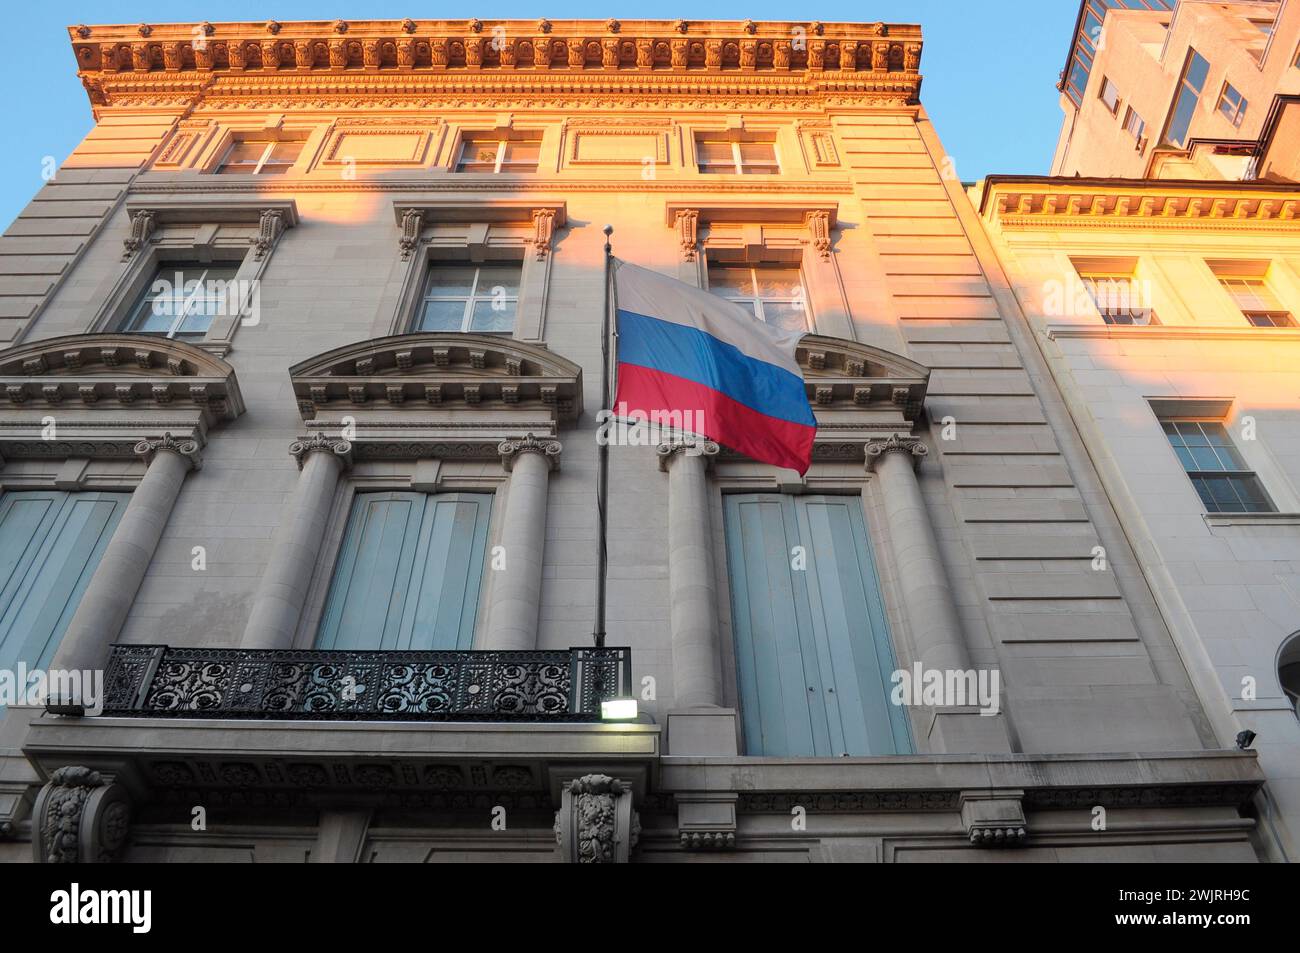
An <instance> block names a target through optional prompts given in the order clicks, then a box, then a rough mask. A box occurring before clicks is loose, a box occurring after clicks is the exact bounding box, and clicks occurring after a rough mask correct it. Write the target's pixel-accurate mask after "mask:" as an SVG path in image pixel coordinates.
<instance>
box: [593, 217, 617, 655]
mask: <svg viewBox="0 0 1300 953" xmlns="http://www.w3.org/2000/svg"><path fill="white" fill-rule="evenodd" d="M602 231H604V233H605V314H604V317H603V319H602V322H601V329H600V409H601V410H602V411H608V410H611V409H612V408H611V407H610V406H609V405H610V393H609V338H610V331H611V321H610V311H611V307H610V305H611V301H610V293H611V289H612V285H613V264H614V254H613V248H612V246H611V245H610V241H609V238H610V236H611V235H613V234H614V226H613V225H606V226H605V227H604V229H602ZM596 433H597V440H596V458H597V462H598V468H597V470H596V516H597V519H598V520H599V524H600V529H599V534H600V538H599V539H598V540H597V543H596V622H595V625H594V626H593V627H592V633H591V637H592V641H593V642H595V644H596V647H597V648H603V647H604V645H605V583H606V576H607V575H608V570H609V550H608V537H609V441H608V440H607V439H601V437H600V430H599V429H597V431H596Z"/></svg>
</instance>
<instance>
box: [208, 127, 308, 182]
mask: <svg viewBox="0 0 1300 953" xmlns="http://www.w3.org/2000/svg"><path fill="white" fill-rule="evenodd" d="M302 147H303V140H301V139H268V138H265V137H257V136H244V135H240V136H236V138H235V141H234V142H232V143H231V144H230V149H229V150H228V151H227V152H226V155H225V157H224V158H223V159H222V160H221V164H220V165H219V166H217V174H219V175H281V174H283V173H285V172H288V171H289V170H290V169H291V168H293V164H294V163H295V162H297V161H298V156H299V154H300V153H301V152H302Z"/></svg>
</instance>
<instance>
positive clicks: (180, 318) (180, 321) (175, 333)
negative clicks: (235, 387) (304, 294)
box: [117, 261, 243, 343]
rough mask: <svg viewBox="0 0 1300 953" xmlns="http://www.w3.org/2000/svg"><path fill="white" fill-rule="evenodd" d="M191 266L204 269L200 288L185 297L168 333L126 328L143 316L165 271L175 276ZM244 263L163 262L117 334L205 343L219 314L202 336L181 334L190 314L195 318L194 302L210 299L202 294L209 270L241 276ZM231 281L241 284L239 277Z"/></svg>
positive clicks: (194, 333)
mask: <svg viewBox="0 0 1300 953" xmlns="http://www.w3.org/2000/svg"><path fill="white" fill-rule="evenodd" d="M189 264H195V265H198V266H199V267H200V268H202V272H201V273H200V276H199V279H198V282H197V283H196V285H195V288H194V291H193V292H192V293H191V294H189V295H188V296H187V297H186V298H185V304H184V306H183V307H182V308H181V313H180V314H179V315H177V316H176V317H175V318H174V319H173V320H172V324H171V327H169V328H168V329H167V331H166V333H163V332H162V331H139V330H135V329H132V328H130V327H127V326H126V325H128V324H131V323H133V322H134V320H135V318H136V317H137V315H138V314H139V309H140V306H141V305H143V304H144V303H145V301H146V300H149V299H150V298H151V291H152V289H153V286H154V283H155V282H157V281H159V280H160V279H161V278H162V277H163V272H164V271H165V270H166V269H169V268H170V269H173V271H172V273H173V274H176V273H177V271H178V270H180V269H182V268H184V267H185V266H187V265H189ZM240 264H241V262H239V261H224V262H216V261H214V262H207V263H204V262H192V263H191V262H179V263H177V264H169V263H167V262H159V263H158V264H157V265H156V266H155V267H154V271H153V275H152V277H150V279H149V283H148V284H146V285H145V286H144V288H143V289H142V290H141V292H140V294H139V295H137V296H136V298H135V300H134V301H132V302H131V308H130V311H128V312H127V314H126V316H125V317H124V318H123V319H122V322H121V325H120V326H119V327H118V329H117V333H119V334H144V335H148V336H150V337H165V338H167V339H168V340H169V341H177V340H180V341H189V342H190V343H198V342H201V341H202V340H204V339H205V338H207V336H208V334H209V333H210V332H211V330H212V322H213V321H214V320H215V319H216V317H217V316H216V315H214V316H212V317H211V318H210V319H209V321H208V324H207V326H206V327H205V328H204V329H203V332H202V334H201V335H200V334H199V332H197V331H196V332H191V333H188V334H187V335H186V336H185V337H181V336H179V332H180V329H181V327H182V326H183V325H184V324H185V321H186V319H187V318H189V317H190V315H191V310H190V309H191V306H192V305H193V304H194V302H195V301H198V300H208V297H207V295H205V294H201V292H203V291H204V287H205V285H206V283H207V277H208V271H209V270H210V269H211V268H212V267H213V266H214V265H216V266H225V267H226V268H227V269H231V270H234V271H235V273H236V275H237V274H238V271H239V267H240ZM182 273H184V272H182ZM228 280H229V281H232V282H238V281H239V279H238V277H232V278H230V279H228ZM186 283H187V284H188V279H187V281H186ZM238 287H239V286H238V285H236V288H238ZM153 300H157V299H156V298H155V299H153ZM242 304H243V302H242V301H240V302H237V303H236V306H237V307H238V306H240V305H242Z"/></svg>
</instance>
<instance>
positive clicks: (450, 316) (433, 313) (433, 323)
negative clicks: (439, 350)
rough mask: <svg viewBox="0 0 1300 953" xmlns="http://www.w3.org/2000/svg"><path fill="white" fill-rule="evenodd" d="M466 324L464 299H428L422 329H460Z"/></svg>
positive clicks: (421, 318) (421, 324)
mask: <svg viewBox="0 0 1300 953" xmlns="http://www.w3.org/2000/svg"><path fill="white" fill-rule="evenodd" d="M464 325H465V302H464V301H426V302H425V303H424V312H423V314H422V315H421V316H420V327H419V330H421V331H459V330H460V329H461V328H462V327H464Z"/></svg>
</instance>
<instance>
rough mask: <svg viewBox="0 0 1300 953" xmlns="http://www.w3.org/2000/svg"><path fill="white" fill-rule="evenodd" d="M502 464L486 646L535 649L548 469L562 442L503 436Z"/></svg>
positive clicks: (555, 462)
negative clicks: (497, 561) (498, 554)
mask: <svg viewBox="0 0 1300 953" xmlns="http://www.w3.org/2000/svg"><path fill="white" fill-rule="evenodd" d="M497 449H498V450H499V451H500V453H501V465H502V466H504V467H505V468H506V471H507V472H508V473H509V474H510V483H509V484H508V486H507V488H506V510H505V513H504V514H503V516H502V519H501V526H502V529H501V543H500V545H501V547H502V550H503V555H504V557H505V564H504V566H503V568H501V569H496V568H493V562H494V560H493V559H492V558H489V559H488V567H489V568H488V573H489V589H488V613H487V629H486V631H485V632H484V634H483V640H482V642H483V644H482V646H481V647H482V648H484V649H534V648H536V647H537V616H538V610H539V607H540V604H541V596H542V553H543V550H544V549H545V546H546V503H547V491H548V488H549V483H550V479H551V471H552V470H557V469H559V466H560V449H561V447H560V442H559V441H558V440H546V439H542V440H539V439H537V438H536V437H534V436H533V435H532V434H529V435H528V436H527V437H525V438H524V439H522V440H507V441H504V442H503V443H502V444H501V445H500V446H499V447H498V448H497Z"/></svg>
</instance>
